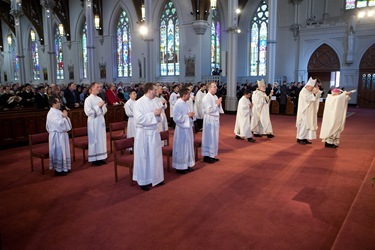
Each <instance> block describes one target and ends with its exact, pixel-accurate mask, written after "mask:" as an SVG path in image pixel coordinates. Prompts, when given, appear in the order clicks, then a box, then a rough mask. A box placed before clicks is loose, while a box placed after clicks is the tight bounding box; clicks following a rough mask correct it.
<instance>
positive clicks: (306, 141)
mask: <svg viewBox="0 0 375 250" xmlns="http://www.w3.org/2000/svg"><path fill="white" fill-rule="evenodd" d="M303 141H304V142H305V143H306V144H312V142H311V141H309V140H307V139H303Z"/></svg>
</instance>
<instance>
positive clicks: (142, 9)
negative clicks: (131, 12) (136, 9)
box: [141, 4, 146, 21]
mask: <svg viewBox="0 0 375 250" xmlns="http://www.w3.org/2000/svg"><path fill="white" fill-rule="evenodd" d="M141 13H142V21H144V20H145V19H146V8H145V5H144V4H142V7H141Z"/></svg>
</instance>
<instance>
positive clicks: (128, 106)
mask: <svg viewBox="0 0 375 250" xmlns="http://www.w3.org/2000/svg"><path fill="white" fill-rule="evenodd" d="M129 98H130V99H129V100H127V101H126V103H125V105H124V109H125V114H126V115H127V117H128V126H127V129H126V137H127V138H131V137H134V136H135V122H134V104H135V102H136V99H137V92H136V91H135V89H132V90H130V91H129ZM129 151H130V152H131V153H132V152H133V148H130V149H129Z"/></svg>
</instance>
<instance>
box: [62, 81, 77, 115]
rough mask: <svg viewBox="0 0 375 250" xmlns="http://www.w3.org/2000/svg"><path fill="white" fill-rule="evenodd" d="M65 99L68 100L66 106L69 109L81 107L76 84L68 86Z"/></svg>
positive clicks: (71, 83)
mask: <svg viewBox="0 0 375 250" xmlns="http://www.w3.org/2000/svg"><path fill="white" fill-rule="evenodd" d="M64 97H65V99H66V106H67V107H68V108H69V109H72V108H77V107H79V93H78V92H77V90H76V85H75V83H74V82H70V83H69V84H68V88H66V89H65V91H64Z"/></svg>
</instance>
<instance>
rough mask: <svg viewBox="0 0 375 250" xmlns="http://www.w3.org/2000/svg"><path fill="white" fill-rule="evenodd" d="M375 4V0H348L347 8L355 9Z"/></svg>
mask: <svg viewBox="0 0 375 250" xmlns="http://www.w3.org/2000/svg"><path fill="white" fill-rule="evenodd" d="M371 6H375V0H346V2H345V9H346V10H350V9H355V8H364V7H371Z"/></svg>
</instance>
